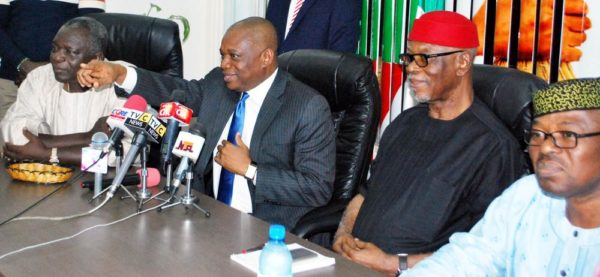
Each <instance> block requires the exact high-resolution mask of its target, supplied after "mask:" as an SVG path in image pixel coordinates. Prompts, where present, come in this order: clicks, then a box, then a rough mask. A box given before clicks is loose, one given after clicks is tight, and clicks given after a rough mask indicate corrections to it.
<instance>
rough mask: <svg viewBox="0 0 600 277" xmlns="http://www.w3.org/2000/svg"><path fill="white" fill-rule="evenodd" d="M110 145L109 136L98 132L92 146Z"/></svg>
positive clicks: (93, 138)
mask: <svg viewBox="0 0 600 277" xmlns="http://www.w3.org/2000/svg"><path fill="white" fill-rule="evenodd" d="M106 143H108V136H107V135H106V134H105V133H103V132H96V133H94V135H93V136H92V145H104V144H106Z"/></svg>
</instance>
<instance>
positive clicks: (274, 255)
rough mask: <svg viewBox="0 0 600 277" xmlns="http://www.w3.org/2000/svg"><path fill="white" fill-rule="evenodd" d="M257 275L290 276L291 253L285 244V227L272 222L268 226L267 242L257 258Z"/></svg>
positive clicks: (260, 276)
mask: <svg viewBox="0 0 600 277" xmlns="http://www.w3.org/2000/svg"><path fill="white" fill-rule="evenodd" d="M258 276H259V277H263V276H264V277H267V276H269V277H275V276H277V277H291V276H292V254H290V250H289V249H288V247H287V245H286V244H285V227H283V225H279V224H273V225H271V227H270V228H269V242H267V244H265V247H264V248H263V249H262V252H261V253H260V258H259V265H258Z"/></svg>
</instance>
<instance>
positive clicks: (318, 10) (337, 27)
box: [266, 0, 361, 54]
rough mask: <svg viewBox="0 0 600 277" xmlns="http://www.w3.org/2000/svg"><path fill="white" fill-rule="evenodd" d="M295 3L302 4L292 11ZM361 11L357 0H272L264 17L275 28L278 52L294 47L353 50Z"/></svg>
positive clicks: (295, 5) (358, 32) (352, 51)
mask: <svg viewBox="0 0 600 277" xmlns="http://www.w3.org/2000/svg"><path fill="white" fill-rule="evenodd" d="M298 2H302V4H301V7H300V9H299V10H298V11H297V12H296V13H295V9H296V7H297V3H298ZM360 13H361V1H359V0H271V1H269V5H268V7H267V15H266V18H267V19H268V20H269V21H271V22H272V23H273V25H275V29H276V30H277V38H278V41H279V51H278V53H279V54H281V53H284V52H288V51H291V50H295V49H329V50H335V51H340V52H351V53H354V52H356V48H357V46H358V37H359V34H360V27H359V23H358V21H359V19H360ZM294 14H296V16H294ZM292 18H294V20H293V22H290V21H292V20H291V19H292ZM290 23H291V24H290ZM288 25H290V26H289V27H288ZM288 29H289V30H288Z"/></svg>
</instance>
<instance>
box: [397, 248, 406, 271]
mask: <svg viewBox="0 0 600 277" xmlns="http://www.w3.org/2000/svg"><path fill="white" fill-rule="evenodd" d="M407 269H408V254H406V253H400V254H398V271H396V276H400V274H402V272H403V271H405V270H407Z"/></svg>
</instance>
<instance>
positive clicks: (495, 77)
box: [473, 64, 547, 147]
mask: <svg viewBox="0 0 600 277" xmlns="http://www.w3.org/2000/svg"><path fill="white" fill-rule="evenodd" d="M546 86H547V84H546V82H545V81H544V80H542V79H540V78H539V77H537V76H535V75H533V74H529V73H526V72H523V71H519V70H516V69H512V68H505V67H498V66H490V65H481V64H477V65H474V66H473V89H474V91H475V95H476V96H477V97H478V98H479V99H481V100H482V101H483V102H484V103H485V104H486V105H487V106H488V107H489V108H490V109H491V110H492V112H494V114H496V116H497V117H498V118H499V119H500V121H502V123H504V125H506V127H507V128H508V129H509V130H510V131H511V132H512V133H513V135H514V136H515V137H516V138H517V140H518V141H519V142H520V143H521V146H523V147H525V143H524V141H523V131H524V130H526V129H529V128H530V127H531V120H532V109H531V96H532V95H533V92H535V91H536V90H538V89H541V88H544V87H546Z"/></svg>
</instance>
